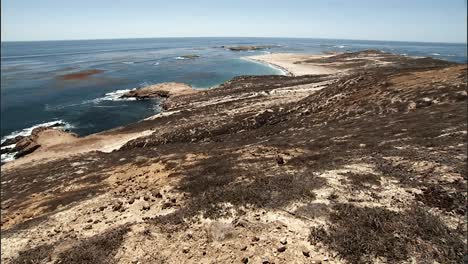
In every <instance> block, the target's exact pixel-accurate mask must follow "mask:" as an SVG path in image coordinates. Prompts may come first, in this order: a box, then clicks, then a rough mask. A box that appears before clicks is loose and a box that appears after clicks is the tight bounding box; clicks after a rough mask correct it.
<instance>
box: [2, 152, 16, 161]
mask: <svg viewBox="0 0 468 264" xmlns="http://www.w3.org/2000/svg"><path fill="white" fill-rule="evenodd" d="M16 153H17V152H13V153H3V154H2V155H1V157H0V159H1V161H2V163H5V162H9V161H12V160H15V155H16Z"/></svg>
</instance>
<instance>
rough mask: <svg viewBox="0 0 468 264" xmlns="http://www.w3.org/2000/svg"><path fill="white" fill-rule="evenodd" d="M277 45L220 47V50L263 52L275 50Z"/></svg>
mask: <svg viewBox="0 0 468 264" xmlns="http://www.w3.org/2000/svg"><path fill="white" fill-rule="evenodd" d="M277 47H278V46H277V45H260V46H253V45H249V46H221V48H224V49H228V50H232V51H249V50H264V49H272V48H277Z"/></svg>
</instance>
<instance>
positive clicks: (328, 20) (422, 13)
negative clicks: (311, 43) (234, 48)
mask: <svg viewBox="0 0 468 264" xmlns="http://www.w3.org/2000/svg"><path fill="white" fill-rule="evenodd" d="M1 3H2V4H1V5H2V9H1V22H2V24H1V36H2V41H30V40H72V39H113V38H157V37H290V38H334V39H359V40H394V41H421V42H452V43H453V42H456V43H466V38H467V33H466V31H467V24H466V23H467V22H466V21H467V15H466V13H467V1H466V0H288V1H284V0H277V1H275V0H236V1H223V0H185V1H183V0H170V1H167V0H164V1H163V0H79V1H67V0H65V1H64V0H2V1H1Z"/></svg>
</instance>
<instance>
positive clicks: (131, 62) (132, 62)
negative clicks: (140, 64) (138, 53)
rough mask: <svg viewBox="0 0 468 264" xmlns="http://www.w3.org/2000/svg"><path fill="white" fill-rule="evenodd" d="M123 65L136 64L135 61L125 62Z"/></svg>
mask: <svg viewBox="0 0 468 264" xmlns="http://www.w3.org/2000/svg"><path fill="white" fill-rule="evenodd" d="M122 63H123V64H134V63H135V62H134V61H124V62H122Z"/></svg>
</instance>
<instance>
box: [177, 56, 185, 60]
mask: <svg viewBox="0 0 468 264" xmlns="http://www.w3.org/2000/svg"><path fill="white" fill-rule="evenodd" d="M175 59H176V60H185V58H184V57H180V56H179V57H175Z"/></svg>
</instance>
